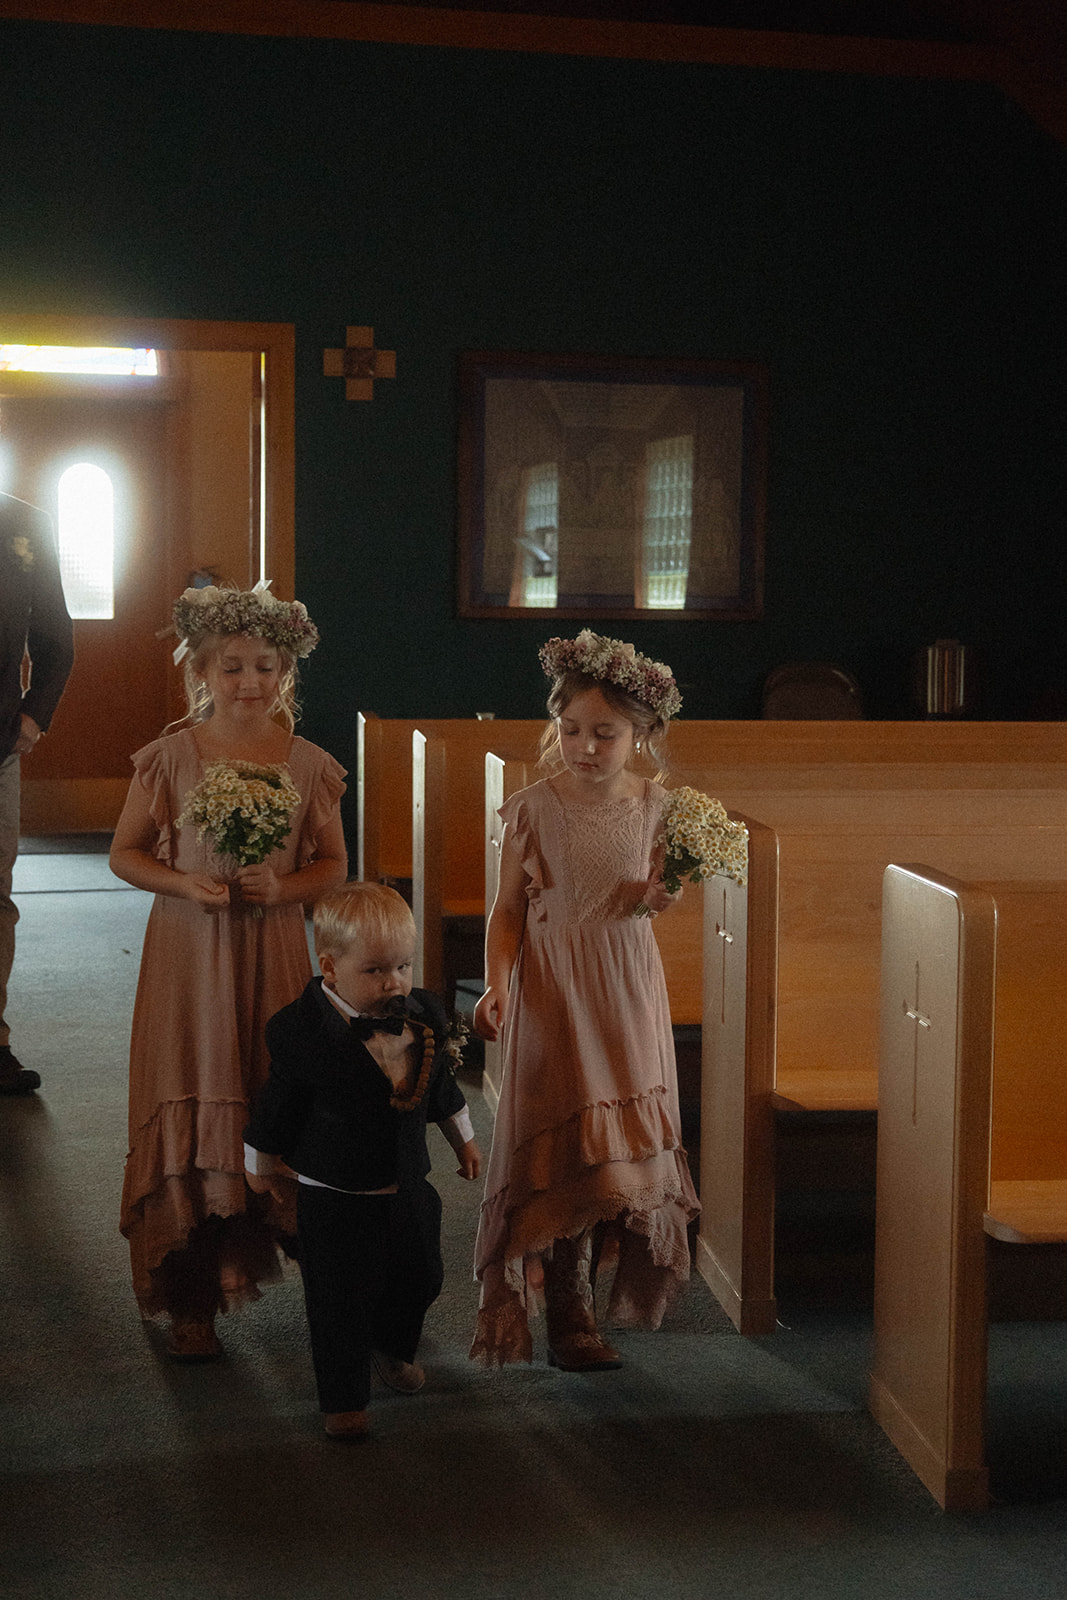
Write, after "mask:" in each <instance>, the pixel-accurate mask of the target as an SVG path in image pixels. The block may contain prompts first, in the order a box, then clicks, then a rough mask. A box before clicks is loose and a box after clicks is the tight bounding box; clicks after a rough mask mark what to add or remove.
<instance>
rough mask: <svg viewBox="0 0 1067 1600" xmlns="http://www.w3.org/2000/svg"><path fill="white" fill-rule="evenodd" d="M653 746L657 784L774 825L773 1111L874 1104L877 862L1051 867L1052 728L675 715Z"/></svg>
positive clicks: (1055, 828)
mask: <svg viewBox="0 0 1067 1600" xmlns="http://www.w3.org/2000/svg"><path fill="white" fill-rule="evenodd" d="M668 754H669V757H670V761H671V771H670V777H669V782H670V784H671V785H672V786H676V785H677V784H680V783H689V784H692V786H693V787H694V788H698V789H703V790H705V791H707V792H708V793H711V794H713V795H715V796H716V797H717V798H718V799H720V800H721V801H722V802H723V804H724V805H725V806H726V807H727V809H728V810H732V811H737V812H740V813H742V814H743V815H745V816H749V817H755V818H758V819H759V820H760V821H761V822H762V823H764V824H765V825H766V826H768V827H770V828H772V829H773V830H774V831H775V833H776V834H777V835H778V839H779V846H780V872H781V880H780V950H779V970H778V985H779V988H778V1037H777V1052H776V1070H775V1104H776V1106H777V1107H778V1108H779V1109H782V1110H793V1111H796V1110H806V1111H830V1110H834V1111H862V1110H869V1111H873V1110H874V1109H875V1107H876V1105H877V1067H876V1063H877V1054H878V971H879V943H880V923H879V908H880V903H881V875H882V872H883V870H884V868H885V866H886V863H887V862H889V861H892V860H894V859H896V860H900V859H904V858H909V859H928V860H931V859H932V860H937V861H939V862H941V863H942V865H943V867H944V869H945V870H947V871H951V872H954V873H956V874H957V875H959V876H961V877H965V878H967V877H983V876H989V875H990V874H991V873H993V872H994V871H995V872H998V873H1000V874H1003V875H1004V876H1006V877H1024V878H1025V877H1034V876H1035V875H1037V874H1038V873H1043V874H1046V875H1059V874H1060V873H1061V872H1062V873H1063V874H1064V876H1067V729H1065V728H1064V727H1063V726H1062V725H1060V724H1045V723H1037V724H1025V723H1017V724H1001V723H958V724H957V723H875V722H810V723H805V722H749V723H703V724H688V725H687V724H686V723H684V722H682V723H679V724H678V726H677V727H676V728H672V730H671V733H670V740H669V745H668ZM679 909H681V908H679ZM683 914H684V913H683ZM673 915H674V913H672V917H673ZM662 920H663V923H664V927H665V930H666V928H667V925H668V924H669V922H670V920H671V919H668V918H664V919H662ZM691 948H692V946H690V949H691ZM831 1021H832V1026H831V1025H830V1024H831Z"/></svg>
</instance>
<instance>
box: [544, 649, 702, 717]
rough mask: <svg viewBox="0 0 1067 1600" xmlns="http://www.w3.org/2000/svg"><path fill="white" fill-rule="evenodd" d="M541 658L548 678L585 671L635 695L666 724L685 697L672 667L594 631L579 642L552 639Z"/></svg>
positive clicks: (674, 715)
mask: <svg viewBox="0 0 1067 1600" xmlns="http://www.w3.org/2000/svg"><path fill="white" fill-rule="evenodd" d="M539 657H540V661H541V665H542V667H543V668H544V671H545V676H546V677H547V678H561V677H562V676H563V674H564V673H565V672H584V673H585V674H586V675H587V676H588V677H590V678H603V679H606V681H607V682H608V683H614V684H615V685H617V687H618V688H620V689H622V690H623V691H624V692H625V693H626V694H632V695H633V697H634V699H635V700H640V701H641V702H642V704H643V705H646V706H648V708H649V710H651V711H654V712H655V713H656V715H657V716H658V717H662V718H663V720H664V722H667V721H669V719H670V718H671V717H676V716H677V715H678V713H679V711H680V710H681V709H682V697H681V695H680V694H679V693H678V685H677V684H676V683H675V681H674V674H673V673H672V672H671V669H670V667H668V666H666V665H665V664H664V663H663V662H662V661H653V660H652V659H651V657H650V656H644V655H642V654H641V652H640V650H635V649H634V647H633V645H632V644H625V643H624V642H623V640H622V639H606V638H605V637H604V636H603V634H599V633H594V632H593V630H592V629H591V628H583V629H582V631H581V633H580V634H579V635H578V637H577V639H549V641H548V643H547V644H545V645H542V646H541V649H540V652H539Z"/></svg>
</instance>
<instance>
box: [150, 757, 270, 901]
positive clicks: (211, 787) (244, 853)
mask: <svg viewBox="0 0 1067 1600" xmlns="http://www.w3.org/2000/svg"><path fill="white" fill-rule="evenodd" d="M299 805H300V796H299V794H298V793H297V791H296V789H295V787H294V785H293V780H292V777H291V776H290V773H289V768H288V767H287V766H286V765H285V764H284V763H282V764H280V765H278V766H261V765H259V764H258V763H256V762H254V761H213V762H211V763H210V764H209V765H208V766H206V767H205V768H204V776H203V778H202V780H201V781H200V783H198V784H197V785H196V788H195V789H190V791H189V793H188V794H187V795H186V797H185V806H184V808H183V810H182V814H181V816H180V817H179V818H178V820H177V824H176V826H177V827H179V828H181V827H184V826H185V825H186V824H189V823H191V824H193V825H194V826H195V828H196V831H197V836H198V837H199V838H201V839H202V838H203V837H204V834H205V833H210V834H211V836H212V839H213V842H214V848H215V853H216V854H217V855H220V856H228V857H229V858H230V859H231V860H232V861H234V862H236V864H237V868H238V871H237V882H238V884H239V886H240V890H241V894H242V897H243V898H244V899H246V900H247V901H249V903H250V904H251V906H252V910H253V912H254V914H255V915H256V916H260V917H261V916H262V915H263V907H264V906H265V905H272V904H273V903H274V902H275V901H276V900H277V899H278V897H279V886H278V878H277V875H276V873H275V872H274V869H273V868H272V867H271V866H269V865H267V861H266V858H267V857H268V856H269V855H270V853H271V851H272V850H277V849H278V847H279V846H280V845H281V844H283V843H284V841H285V840H286V839H287V838H288V836H289V832H290V830H291V828H292V819H293V815H294V813H295V812H296V810H297V807H298V806H299ZM218 887H219V888H220V889H221V890H222V891H223V894H224V896H225V899H220V902H219V903H220V905H221V904H226V903H228V901H229V891H228V890H227V889H226V885H225V884H220V885H219V886H218ZM192 898H198V899H199V898H200V897H199V896H194V897H192ZM201 904H204V905H205V906H207V908H208V909H212V907H211V903H210V900H209V898H207V897H206V896H205V898H203V899H202V900H201Z"/></svg>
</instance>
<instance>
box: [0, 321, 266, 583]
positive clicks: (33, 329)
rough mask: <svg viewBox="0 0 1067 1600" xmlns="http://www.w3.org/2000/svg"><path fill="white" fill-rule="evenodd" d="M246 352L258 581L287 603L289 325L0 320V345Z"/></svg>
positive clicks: (262, 323)
mask: <svg viewBox="0 0 1067 1600" xmlns="http://www.w3.org/2000/svg"><path fill="white" fill-rule="evenodd" d="M7 342H11V343H16V342H17V343H29V344H63V345H118V346H130V347H132V348H134V349H140V348H142V347H144V348H149V349H151V348H156V349H160V350H202V351H225V350H230V351H247V352H249V353H251V354H257V353H258V354H261V355H262V356H263V358H264V368H265V371H264V412H265V417H264V431H265V435H266V437H265V440H264V448H263V459H264V477H265V483H264V490H265V501H266V509H265V515H264V519H263V520H264V527H265V532H266V537H265V549H264V569H265V575H266V576H267V577H269V578H270V579H272V584H271V588H272V591H273V593H274V594H276V595H278V596H279V597H280V598H281V599H283V600H290V599H292V598H293V593H294V583H295V577H296V333H295V330H294V327H293V324H292V323H291V322H186V321H179V320H177V319H174V318H167V317H102V316H90V317H78V316H66V315H63V316H61V315H58V314H57V315H50V314H45V315H41V314H35V315H31V316H20V315H19V314H18V313H16V312H6V313H4V314H3V315H0V343H7Z"/></svg>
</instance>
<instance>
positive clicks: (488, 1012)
mask: <svg viewBox="0 0 1067 1600" xmlns="http://www.w3.org/2000/svg"><path fill="white" fill-rule="evenodd" d="M507 1015H508V996H507V991H506V990H505V991H503V992H501V991H500V990H499V989H487V990H486V991H485V993H484V994H483V995H482V998H481V999H480V1000H479V1001H478V1004H477V1005H476V1006H475V1008H474V1031H475V1033H476V1034H477V1035H478V1037H479V1039H488V1041H489V1043H490V1044H492V1043H493V1042H494V1041H495V1040H496V1039H499V1037H500V1030H501V1028H503V1026H504V1023H505V1022H506V1021H507Z"/></svg>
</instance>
